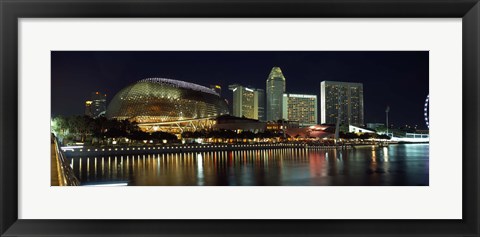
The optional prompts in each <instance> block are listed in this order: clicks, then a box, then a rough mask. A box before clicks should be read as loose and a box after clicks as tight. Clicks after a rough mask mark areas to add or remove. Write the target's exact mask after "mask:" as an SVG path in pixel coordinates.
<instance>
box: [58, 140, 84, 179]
mask: <svg viewBox="0 0 480 237" xmlns="http://www.w3.org/2000/svg"><path fill="white" fill-rule="evenodd" d="M53 140H54V143H55V152H56V156H57V157H56V158H57V165H58V172H59V175H58V176H59V183H60V186H79V185H80V181H79V180H78V179H77V177H75V174H74V173H73V169H72V167H71V166H70V165H69V164H68V161H67V159H66V157H65V155H64V154H63V152H62V150H61V149H60V147H59V146H58V141H57V138H56V137H54V139H53Z"/></svg>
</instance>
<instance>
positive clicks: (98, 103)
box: [85, 91, 107, 118]
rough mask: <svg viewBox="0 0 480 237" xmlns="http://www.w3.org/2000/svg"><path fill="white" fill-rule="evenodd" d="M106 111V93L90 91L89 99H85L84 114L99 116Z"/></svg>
mask: <svg viewBox="0 0 480 237" xmlns="http://www.w3.org/2000/svg"><path fill="white" fill-rule="evenodd" d="M106 111H107V95H106V94H103V93H100V92H98V91H97V92H94V93H92V97H91V100H87V101H85V115H87V116H89V117H93V118H96V117H99V116H101V115H105V112H106Z"/></svg>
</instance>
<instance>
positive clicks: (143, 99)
mask: <svg viewBox="0 0 480 237" xmlns="http://www.w3.org/2000/svg"><path fill="white" fill-rule="evenodd" d="M223 114H228V108H227V104H226V103H225V101H224V100H223V99H221V98H220V96H219V94H217V93H216V92H215V91H213V90H212V89H210V88H207V87H204V86H200V85H197V84H193V83H190V82H184V81H178V80H173V79H165V78H147V79H143V80H140V81H138V82H136V83H133V84H131V85H129V86H127V87H125V88H123V89H122V90H121V91H120V92H118V93H117V94H116V95H115V96H114V97H113V99H112V101H111V102H110V104H109V105H108V109H107V114H106V116H107V118H109V119H119V120H126V119H128V120H131V121H136V122H138V123H162V122H174V121H182V120H192V119H204V118H212V117H216V116H219V115H223Z"/></svg>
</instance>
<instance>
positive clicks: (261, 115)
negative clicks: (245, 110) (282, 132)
mask: <svg viewBox="0 0 480 237" xmlns="http://www.w3.org/2000/svg"><path fill="white" fill-rule="evenodd" d="M256 92H257V93H258V96H257V99H258V102H257V105H258V120H260V121H266V117H265V90H264V89H256Z"/></svg>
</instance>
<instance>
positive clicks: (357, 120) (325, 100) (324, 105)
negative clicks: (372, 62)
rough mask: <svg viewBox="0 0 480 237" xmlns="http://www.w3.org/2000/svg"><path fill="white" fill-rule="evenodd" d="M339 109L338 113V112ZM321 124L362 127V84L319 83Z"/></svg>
mask: <svg viewBox="0 0 480 237" xmlns="http://www.w3.org/2000/svg"><path fill="white" fill-rule="evenodd" d="M339 109H340V111H339ZM320 114H321V123H327V124H335V123H336V122H337V117H338V115H339V114H340V124H344V125H354V126H363V125H364V121H363V84H362V83H352V82H339V81H322V82H321V83H320Z"/></svg>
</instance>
